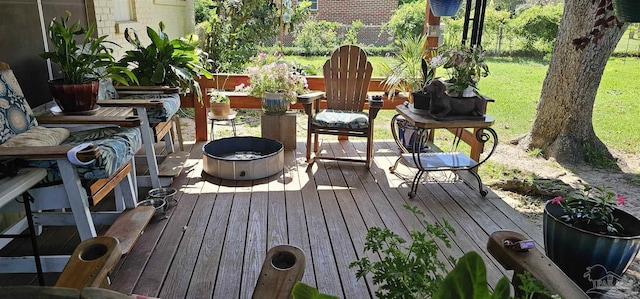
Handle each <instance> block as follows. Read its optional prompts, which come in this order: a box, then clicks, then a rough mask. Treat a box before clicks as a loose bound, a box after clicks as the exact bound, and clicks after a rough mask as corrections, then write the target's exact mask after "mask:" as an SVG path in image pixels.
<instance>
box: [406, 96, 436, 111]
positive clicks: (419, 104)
mask: <svg viewBox="0 0 640 299" xmlns="http://www.w3.org/2000/svg"><path fill="white" fill-rule="evenodd" d="M411 95H412V96H413V108H415V109H421V110H429V104H430V103H431V97H430V96H429V95H428V94H425V93H422V92H412V93H411Z"/></svg>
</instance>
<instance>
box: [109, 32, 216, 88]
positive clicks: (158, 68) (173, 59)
mask: <svg viewBox="0 0 640 299" xmlns="http://www.w3.org/2000/svg"><path fill="white" fill-rule="evenodd" d="M159 27H160V31H159V32H156V31H155V30H153V29H152V28H151V27H147V36H149V39H150V40H151V43H150V44H149V45H148V46H143V45H142V43H141V42H140V39H139V38H138V34H137V33H136V32H135V30H133V29H131V28H127V29H126V30H125V39H126V40H127V41H128V42H129V43H130V44H131V45H132V46H133V47H134V49H133V50H129V51H127V52H126V54H125V56H124V57H123V58H122V59H120V61H119V62H118V63H119V64H120V65H121V66H123V67H129V68H130V69H131V71H132V72H133V73H134V74H135V75H136V77H137V78H138V81H139V84H140V85H142V86H164V85H167V86H179V87H180V88H182V90H183V91H184V92H190V91H191V92H195V93H196V94H197V96H198V100H202V92H201V91H200V85H199V84H198V82H197V81H196V80H195V79H194V77H196V76H201V75H204V76H205V77H207V78H211V76H212V75H211V73H209V71H207V70H206V69H205V68H204V66H203V64H204V63H205V62H206V54H204V53H203V52H202V51H201V50H200V49H199V48H197V47H196V44H197V42H194V41H193V40H186V39H173V40H171V39H169V36H168V35H167V34H166V33H165V32H164V29H165V25H164V23H162V22H160V24H159Z"/></svg>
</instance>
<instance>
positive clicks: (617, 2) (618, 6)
mask: <svg viewBox="0 0 640 299" xmlns="http://www.w3.org/2000/svg"><path fill="white" fill-rule="evenodd" d="M613 10H614V11H615V13H616V17H617V18H618V20H620V21H622V22H629V23H636V22H640V2H638V0H614V1H613Z"/></svg>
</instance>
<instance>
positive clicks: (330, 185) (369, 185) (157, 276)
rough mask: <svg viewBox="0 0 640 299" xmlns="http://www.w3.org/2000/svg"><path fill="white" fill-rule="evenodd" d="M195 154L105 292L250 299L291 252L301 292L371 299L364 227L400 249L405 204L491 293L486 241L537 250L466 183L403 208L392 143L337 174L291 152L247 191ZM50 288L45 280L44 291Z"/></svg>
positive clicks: (337, 168)
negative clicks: (299, 264)
mask: <svg viewBox="0 0 640 299" xmlns="http://www.w3.org/2000/svg"><path fill="white" fill-rule="evenodd" d="M299 141H300V140H299ZM203 144H204V143H202V142H199V143H195V144H194V143H187V144H185V150H187V151H190V152H191V156H190V160H189V161H188V162H187V167H186V169H185V171H184V172H183V174H182V175H180V176H179V177H178V178H177V179H176V180H175V181H174V184H173V186H174V187H176V188H178V190H179V192H178V195H177V198H178V205H177V206H176V207H174V208H173V209H172V210H170V211H169V213H168V218H167V219H163V220H159V221H156V222H153V223H151V224H150V225H149V226H148V228H147V230H146V231H145V233H144V234H143V235H142V236H141V238H140V240H139V242H138V243H137V244H136V245H135V247H134V248H133V250H132V251H131V253H130V254H129V255H127V256H125V257H124V258H123V259H122V261H121V263H120V264H119V266H118V267H117V268H116V269H115V270H114V272H113V276H112V278H113V279H112V286H111V288H112V289H113V290H117V291H120V292H124V293H136V294H141V295H147V296H157V297H161V298H250V297H251V294H252V292H253V288H254V286H255V283H256V281H257V278H258V274H259V272H260V269H261V266H262V263H263V259H264V257H265V255H266V253H267V250H268V249H269V248H271V247H273V246H276V245H279V244H291V245H295V246H298V247H300V248H301V249H302V250H303V251H304V252H305V255H306V259H307V265H306V271H305V274H304V277H303V279H302V281H303V282H305V283H307V284H310V285H313V286H317V287H318V288H319V290H320V291H321V292H324V293H328V294H332V295H336V296H339V297H341V298H369V297H373V293H374V291H375V286H374V285H373V283H372V281H371V279H370V278H369V279H367V280H357V279H356V276H355V269H350V268H349V267H348V265H349V263H351V262H353V261H355V260H356V259H358V258H360V257H362V256H364V253H363V247H364V240H365V236H366V233H367V228H369V227H373V226H386V227H388V228H390V229H391V230H393V231H394V232H396V233H398V234H399V235H400V236H402V237H404V238H407V239H408V238H409V231H410V230H414V229H421V228H423V225H422V224H421V222H420V219H418V218H417V217H416V216H414V215H413V214H412V213H411V212H409V211H408V210H407V209H405V208H404V207H403V205H405V204H409V205H415V206H418V207H419V208H420V209H421V210H422V211H424V212H425V214H426V220H427V221H429V222H432V223H433V222H441V221H442V219H446V220H447V221H448V222H449V223H450V224H451V225H452V226H453V227H454V228H455V230H456V234H455V235H452V236H451V239H452V240H453V242H452V245H453V246H452V247H451V248H446V247H442V248H441V254H440V256H441V257H443V256H445V255H452V256H454V257H459V256H461V255H462V254H463V253H464V252H468V251H472V250H475V251H477V252H479V253H480V255H481V256H482V257H483V258H484V259H485V261H486V266H487V274H488V281H489V283H490V284H491V285H494V284H495V283H497V281H498V279H499V278H500V277H502V276H503V275H507V276H508V277H509V278H510V277H511V273H508V272H507V271H505V270H504V269H503V268H502V267H501V266H500V265H499V264H498V263H497V262H495V260H494V259H493V258H492V257H491V256H490V255H489V254H488V253H487V251H486V248H485V247H486V243H487V240H488V236H489V234H491V233H492V232H494V231H496V230H500V229H509V230H515V231H518V232H521V233H523V234H524V235H526V236H529V237H530V238H532V239H534V240H535V241H536V242H537V243H538V244H539V246H542V245H541V244H543V241H542V231H541V230H540V229H539V228H537V227H535V226H534V225H533V224H532V223H530V222H529V221H528V220H527V219H526V217H525V216H523V215H522V214H520V213H518V212H517V211H515V210H514V209H512V208H511V207H510V206H509V205H507V204H506V203H505V202H504V201H503V200H501V199H500V198H499V197H498V196H497V195H496V194H494V193H492V192H489V195H487V197H486V198H483V197H481V196H480V194H479V193H478V191H477V183H476V182H475V181H470V180H469V184H465V183H464V182H460V181H456V182H450V181H447V182H441V183H438V182H426V183H425V184H424V185H422V186H420V187H419V188H418V190H417V195H416V197H415V198H414V199H408V196H407V193H408V191H409V188H410V183H411V179H412V174H413V171H412V170H411V169H409V168H407V167H404V166H400V167H399V168H398V170H397V173H396V174H391V173H390V172H389V170H388V169H389V166H391V165H392V164H393V163H394V162H395V160H396V158H397V157H398V149H397V146H396V145H395V143H394V142H393V141H386V142H384V141H378V142H376V143H375V146H376V148H375V158H374V159H375V160H374V164H373V166H372V168H371V169H366V168H365V167H364V166H363V164H352V163H344V162H340V163H337V162H317V163H316V164H314V165H313V166H312V167H307V166H308V165H307V164H306V162H305V158H304V142H303V141H302V142H298V146H297V150H295V151H287V152H286V154H285V169H284V171H283V172H282V173H279V174H277V175H274V176H272V177H269V178H266V179H261V180H256V181H221V180H220V179H217V178H213V177H210V176H208V175H206V174H203V173H202V161H201V157H202V145H203ZM324 148H325V149H329V150H333V151H334V152H341V153H342V154H345V155H362V154H363V153H364V151H365V143H364V142H360V141H353V140H352V141H341V142H338V141H325V144H324ZM55 230H66V231H69V229H68V228H56V229H55ZM73 238H74V237H70V238H69V240H72V239H73ZM75 239H77V237H75ZM76 241H77V240H76ZM43 242H44V241H43ZM72 243H73V242H71V241H69V242H66V243H64V244H62V245H60V246H61V248H59V249H57V250H56V251H64V250H63V249H65V248H62V247H64V246H65V245H66V247H67V248H66V249H67V250H68V249H69V248H68V247H71V249H72V246H69V244H72ZM43 246H48V243H44V245H43ZM27 250H28V249H27ZM370 257H371V258H377V257H374V256H370ZM28 277H33V276H26V275H18V276H16V275H13V276H12V277H10V278H8V277H7V275H0V283H2V284H4V285H10V284H29V283H36V282H34V281H33V278H32V279H31V280H29V279H28ZM54 281H55V276H54V275H49V280H48V283H53V282H54Z"/></svg>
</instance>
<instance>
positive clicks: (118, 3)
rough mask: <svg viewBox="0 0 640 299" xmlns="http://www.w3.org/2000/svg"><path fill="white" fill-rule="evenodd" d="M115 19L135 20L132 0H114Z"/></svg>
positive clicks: (121, 20)
mask: <svg viewBox="0 0 640 299" xmlns="http://www.w3.org/2000/svg"><path fill="white" fill-rule="evenodd" d="M113 19H114V21H116V22H126V21H133V20H135V18H134V15H133V3H132V1H131V0H113Z"/></svg>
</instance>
